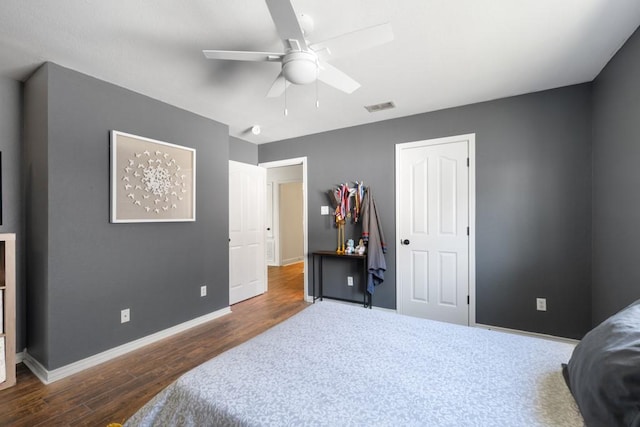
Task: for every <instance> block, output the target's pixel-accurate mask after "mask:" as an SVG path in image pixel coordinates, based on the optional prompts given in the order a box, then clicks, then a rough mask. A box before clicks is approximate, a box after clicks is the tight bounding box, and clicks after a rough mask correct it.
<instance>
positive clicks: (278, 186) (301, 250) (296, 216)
mask: <svg viewBox="0 0 640 427" xmlns="http://www.w3.org/2000/svg"><path fill="white" fill-rule="evenodd" d="M258 166H260V167H263V168H265V169H266V170H267V182H266V189H265V191H266V202H267V203H266V212H265V224H266V232H267V237H266V241H265V244H266V251H265V252H266V254H265V256H266V263H267V265H268V266H269V267H268V270H267V275H268V276H269V280H268V282H269V281H271V279H272V277H271V276H272V275H273V274H280V272H281V271H283V269H286V270H289V271H295V270H299V269H297V268H295V267H288V268H286V267H287V266H293V265H294V264H297V263H302V266H303V268H302V273H303V299H304V300H305V301H308V302H311V300H312V297H310V296H309V284H308V277H307V276H308V274H307V272H308V266H307V254H308V246H309V245H308V229H307V158H306V157H298V158H293V159H284V160H277V161H273V162H265V163H259V164H258Z"/></svg>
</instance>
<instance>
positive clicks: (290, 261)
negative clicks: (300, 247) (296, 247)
mask: <svg viewBox="0 0 640 427" xmlns="http://www.w3.org/2000/svg"><path fill="white" fill-rule="evenodd" d="M302 261H304V257H302V256H300V257H295V258H289V259H285V260H283V261H282V263H281V264H282V266H283V267H284V266H287V265H291V264H297V263H299V262H302Z"/></svg>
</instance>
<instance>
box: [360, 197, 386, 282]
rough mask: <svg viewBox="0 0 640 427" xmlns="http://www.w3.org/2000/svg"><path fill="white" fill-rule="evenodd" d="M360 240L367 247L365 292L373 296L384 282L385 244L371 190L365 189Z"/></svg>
mask: <svg viewBox="0 0 640 427" xmlns="http://www.w3.org/2000/svg"><path fill="white" fill-rule="evenodd" d="M362 239H363V240H364V243H365V244H366V245H367V269H368V271H369V274H368V276H369V277H368V279H367V291H368V292H369V293H370V294H373V292H374V290H375V287H376V286H378V285H380V284H381V283H382V282H383V281H384V272H385V271H386V270H387V262H386V260H385V258H384V254H385V253H386V252H387V243H386V241H385V240H384V234H383V232H382V225H381V224H380V217H379V216H378V211H377V210H376V203H375V201H374V199H373V196H372V195H371V188H367V191H366V192H365V196H364V200H363V201H362Z"/></svg>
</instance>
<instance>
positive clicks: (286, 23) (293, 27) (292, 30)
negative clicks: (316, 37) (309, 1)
mask: <svg viewBox="0 0 640 427" xmlns="http://www.w3.org/2000/svg"><path fill="white" fill-rule="evenodd" d="M266 2H267V7H268V8H269V13H270V14H271V19H273V22H274V23H275V24H276V29H277V30H278V36H279V37H280V38H281V39H282V43H284V45H285V48H286V49H290V48H293V47H294V46H296V43H292V42H287V40H295V41H296V42H297V45H299V47H300V50H307V49H308V47H307V42H306V41H305V40H304V34H303V33H302V28H301V27H300V23H299V22H298V17H297V16H296V12H295V10H293V6H292V5H291V2H290V1H289V0H266Z"/></svg>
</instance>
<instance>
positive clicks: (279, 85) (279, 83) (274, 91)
mask: <svg viewBox="0 0 640 427" xmlns="http://www.w3.org/2000/svg"><path fill="white" fill-rule="evenodd" d="M290 84H291V82H289V81H288V80H287V79H285V78H284V74H282V72H280V74H278V77H276V79H275V80H274V82H273V84H272V85H271V89H269V92H268V93H267V98H277V97H279V96H280V95H282V94H283V93H284V91H285V89H286V88H288V87H289V85H290Z"/></svg>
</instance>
